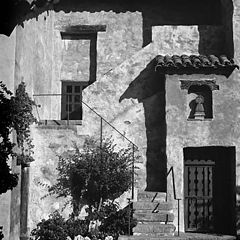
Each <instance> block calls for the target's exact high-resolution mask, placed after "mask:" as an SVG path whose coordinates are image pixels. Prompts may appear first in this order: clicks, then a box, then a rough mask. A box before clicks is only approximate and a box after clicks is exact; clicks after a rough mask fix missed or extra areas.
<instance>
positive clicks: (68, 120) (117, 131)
mask: <svg viewBox="0 0 240 240" xmlns="http://www.w3.org/2000/svg"><path fill="white" fill-rule="evenodd" d="M64 95H66V96H67V106H69V103H70V94H34V95H33V98H34V101H35V105H36V114H37V117H38V119H39V120H41V119H40V114H39V111H38V108H41V107H42V104H39V102H40V103H41V101H39V98H42V97H58V98H59V97H62V96H64ZM37 98H38V99H37ZM59 101H61V99H58V104H57V105H58V108H59V110H61V102H59ZM43 102H44V101H43ZM80 102H81V104H82V106H81V107H83V106H85V107H87V108H88V109H89V110H90V111H91V112H92V113H94V114H95V115H96V116H97V117H99V119H100V149H102V144H103V123H106V124H107V125H108V126H109V127H110V128H111V129H113V130H114V131H115V132H116V133H118V134H119V135H120V136H121V137H122V138H123V139H124V140H126V141H127V142H128V143H129V144H130V145H131V147H132V161H131V162H132V166H131V174H132V175H131V178H132V179H131V182H132V183H131V198H132V199H134V183H135V176H134V175H135V173H134V169H135V152H136V150H137V149H138V147H137V145H136V144H134V143H133V142H132V141H131V140H130V139H129V138H128V137H126V136H125V135H124V134H123V133H121V132H120V131H119V130H118V129H117V128H116V127H114V126H113V125H112V124H111V123H110V122H109V121H107V120H106V119H105V118H103V117H102V116H101V115H100V114H99V113H98V112H97V111H95V110H94V109H93V108H92V107H90V106H89V105H88V104H87V103H85V102H84V101H83V100H82V99H81V98H80ZM59 105H60V106H59ZM53 108H54V106H53ZM50 111H51V110H50ZM66 112H67V125H70V121H71V119H70V114H69V113H70V111H69V109H67V111H66ZM59 118H60V117H59ZM42 120H43V119H42Z"/></svg>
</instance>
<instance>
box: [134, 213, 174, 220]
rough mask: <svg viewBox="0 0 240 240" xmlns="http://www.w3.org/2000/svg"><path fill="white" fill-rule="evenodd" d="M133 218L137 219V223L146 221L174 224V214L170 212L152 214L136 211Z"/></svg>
mask: <svg viewBox="0 0 240 240" xmlns="http://www.w3.org/2000/svg"><path fill="white" fill-rule="evenodd" d="M133 217H134V218H136V219H137V221H139V222H141V221H146V222H173V220H174V214H173V213H169V212H165V213H164V212H159V213H152V212H148V211H142V212H141V211H135V212H134V214H133Z"/></svg>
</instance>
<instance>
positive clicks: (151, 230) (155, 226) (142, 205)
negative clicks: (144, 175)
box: [119, 191, 175, 240]
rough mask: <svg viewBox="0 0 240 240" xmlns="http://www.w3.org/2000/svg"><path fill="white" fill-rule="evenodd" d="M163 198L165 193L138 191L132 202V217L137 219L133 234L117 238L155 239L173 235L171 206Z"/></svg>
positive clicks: (126, 239) (123, 239)
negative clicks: (136, 198) (134, 200)
mask: <svg viewBox="0 0 240 240" xmlns="http://www.w3.org/2000/svg"><path fill="white" fill-rule="evenodd" d="M165 199H166V193H156V192H146V191H141V192H139V193H138V201H137V202H133V209H134V214H133V217H134V218H136V219H137V226H136V227H135V228H133V236H120V237H119V240H131V239H136V240H146V239H149V240H150V239H151V240H155V239H159V238H165V237H172V236H174V232H175V226H174V225H173V224H172V222H173V219H174V215H173V206H172V203H171V202H166V201H165Z"/></svg>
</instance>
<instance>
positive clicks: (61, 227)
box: [31, 212, 68, 240]
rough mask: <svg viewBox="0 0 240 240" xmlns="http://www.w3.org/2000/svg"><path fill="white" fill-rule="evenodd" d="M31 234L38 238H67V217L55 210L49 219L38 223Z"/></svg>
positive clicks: (61, 239)
mask: <svg viewBox="0 0 240 240" xmlns="http://www.w3.org/2000/svg"><path fill="white" fill-rule="evenodd" d="M31 236H33V237H35V239H38V240H49V239H54V240H66V238H67V236H68V235H67V232H66V230H65V219H64V218H63V217H62V216H61V215H60V214H59V212H54V213H52V214H50V216H49V219H47V220H45V219H43V220H42V221H41V222H39V223H38V224H37V228H35V229H33V230H32V232H31Z"/></svg>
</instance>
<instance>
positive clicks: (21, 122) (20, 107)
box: [12, 82, 36, 164]
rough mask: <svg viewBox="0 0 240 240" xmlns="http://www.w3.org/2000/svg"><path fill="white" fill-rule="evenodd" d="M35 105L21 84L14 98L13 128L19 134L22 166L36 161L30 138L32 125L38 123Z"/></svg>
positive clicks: (18, 141)
mask: <svg viewBox="0 0 240 240" xmlns="http://www.w3.org/2000/svg"><path fill="white" fill-rule="evenodd" d="M34 104H35V103H34V102H33V101H32V100H31V99H30V98H29V96H28V94H27V92H26V85H25V83H24V82H21V83H20V84H19V86H18V88H17V90H16V96H15V97H14V98H12V105H13V114H14V115H13V123H14V126H13V128H14V129H15V130H16V133H17V143H18V147H19V148H20V151H21V153H20V154H19V155H18V159H19V160H20V162H21V163H22V164H28V163H30V162H32V161H34V159H33V157H32V154H33V147H34V145H33V144H32V139H31V138H30V125H31V124H33V123H34V122H36V118H35V117H34V116H33V114H32V110H33V105H34Z"/></svg>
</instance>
